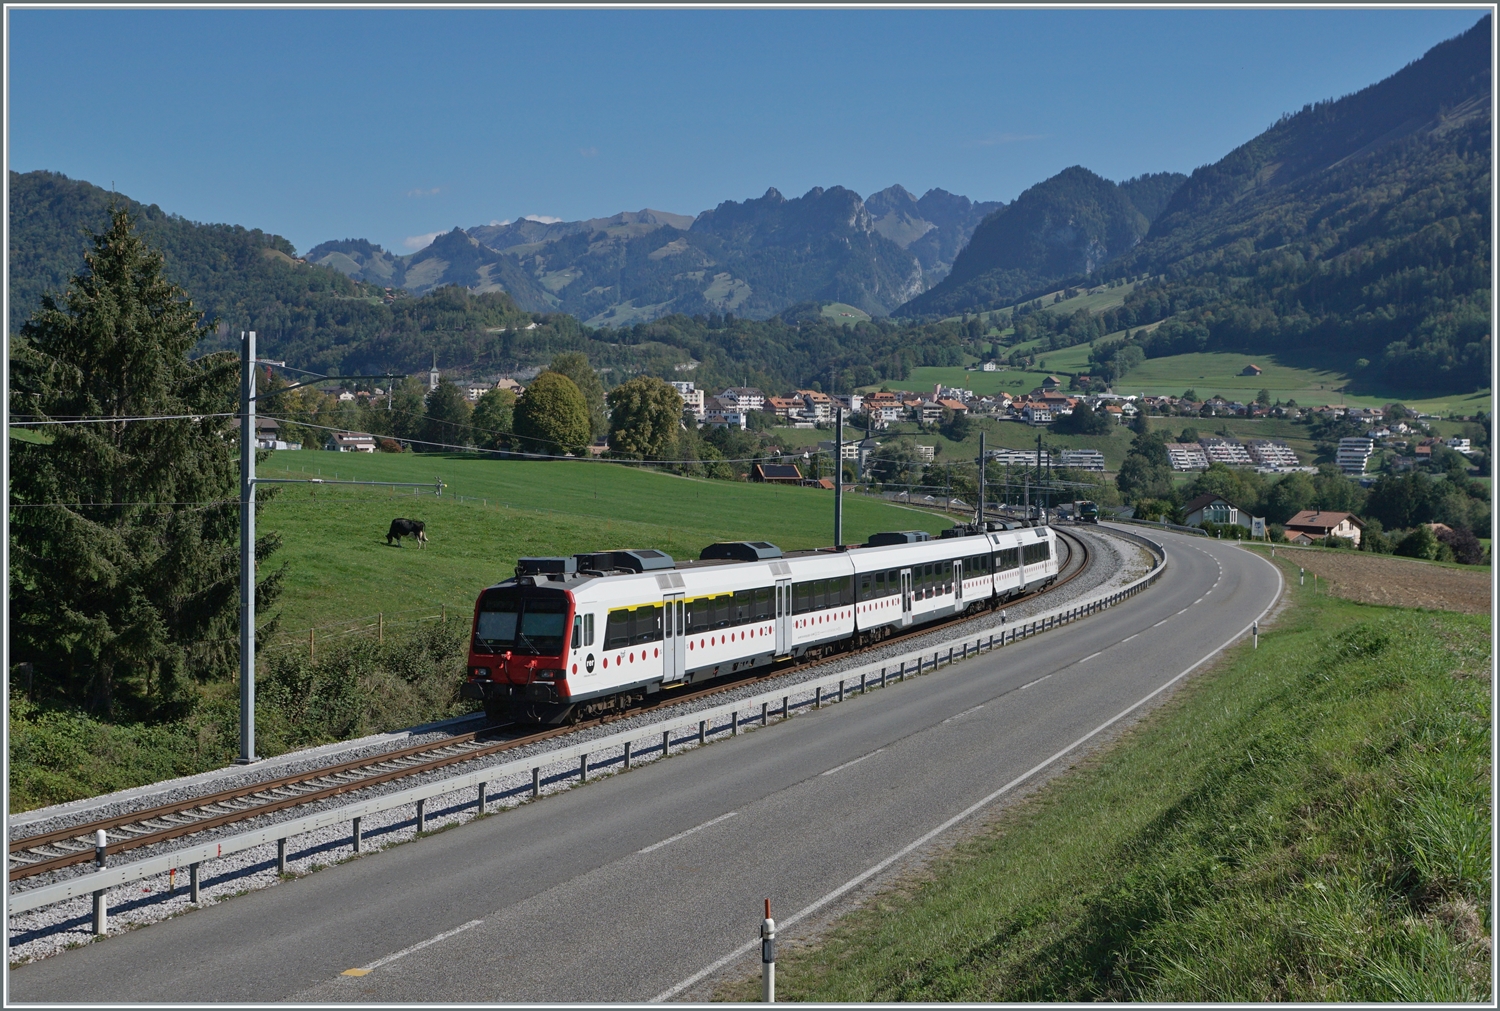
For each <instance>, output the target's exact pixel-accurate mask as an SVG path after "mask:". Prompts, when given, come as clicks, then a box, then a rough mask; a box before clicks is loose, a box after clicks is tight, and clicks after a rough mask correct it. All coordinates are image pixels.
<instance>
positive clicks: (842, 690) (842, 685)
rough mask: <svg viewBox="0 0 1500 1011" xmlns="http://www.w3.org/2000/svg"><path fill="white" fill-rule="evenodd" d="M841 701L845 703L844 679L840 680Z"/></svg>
mask: <svg viewBox="0 0 1500 1011" xmlns="http://www.w3.org/2000/svg"><path fill="white" fill-rule="evenodd" d="M839 701H840V702H842V701H844V679H843V678H839Z"/></svg>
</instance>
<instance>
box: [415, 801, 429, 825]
mask: <svg viewBox="0 0 1500 1011" xmlns="http://www.w3.org/2000/svg"><path fill="white" fill-rule="evenodd" d="M417 831H418V832H426V831H427V799H426V798H425V797H424V798H423V799H421V800H419V801H417Z"/></svg>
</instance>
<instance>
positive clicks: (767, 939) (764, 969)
mask: <svg viewBox="0 0 1500 1011" xmlns="http://www.w3.org/2000/svg"><path fill="white" fill-rule="evenodd" d="M760 1000H761V1003H762V1004H775V1003H776V921H775V920H773V919H771V900H770V899H767V900H766V918H765V920H763V921H762V922H761V925H760Z"/></svg>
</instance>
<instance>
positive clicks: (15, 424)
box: [9, 412, 239, 428]
mask: <svg viewBox="0 0 1500 1011" xmlns="http://www.w3.org/2000/svg"><path fill="white" fill-rule="evenodd" d="M237 417H239V415H238V414H237V413H234V412H229V413H223V414H143V415H138V416H135V417H117V416H114V415H101V414H80V415H77V416H76V417H72V418H66V417H65V418H49V419H47V420H45V421H16V420H15V419H11V420H10V421H9V424H10V426H11V427H12V428H22V427H25V426H28V425H103V424H108V423H110V422H113V421H202V420H204V419H205V418H237Z"/></svg>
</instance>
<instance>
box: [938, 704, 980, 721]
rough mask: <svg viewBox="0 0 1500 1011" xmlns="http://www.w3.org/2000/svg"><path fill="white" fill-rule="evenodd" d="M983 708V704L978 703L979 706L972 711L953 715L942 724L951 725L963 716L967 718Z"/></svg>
mask: <svg viewBox="0 0 1500 1011" xmlns="http://www.w3.org/2000/svg"><path fill="white" fill-rule="evenodd" d="M984 706H985V704H984V703H983V702H981V703H979V705H977V706H975V707H974V708H973V709H965V710H964V711H963V712H961V713H957V714H955V715H953V716H950V717H948V718H947V719H946V720H944V721H943V722H944V723H952V722H953V721H954V720H959V719H963V718H964V717H965V716H968V715H969V714H970V713H972V712H975V711H977V710H980V709H983V708H984Z"/></svg>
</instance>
